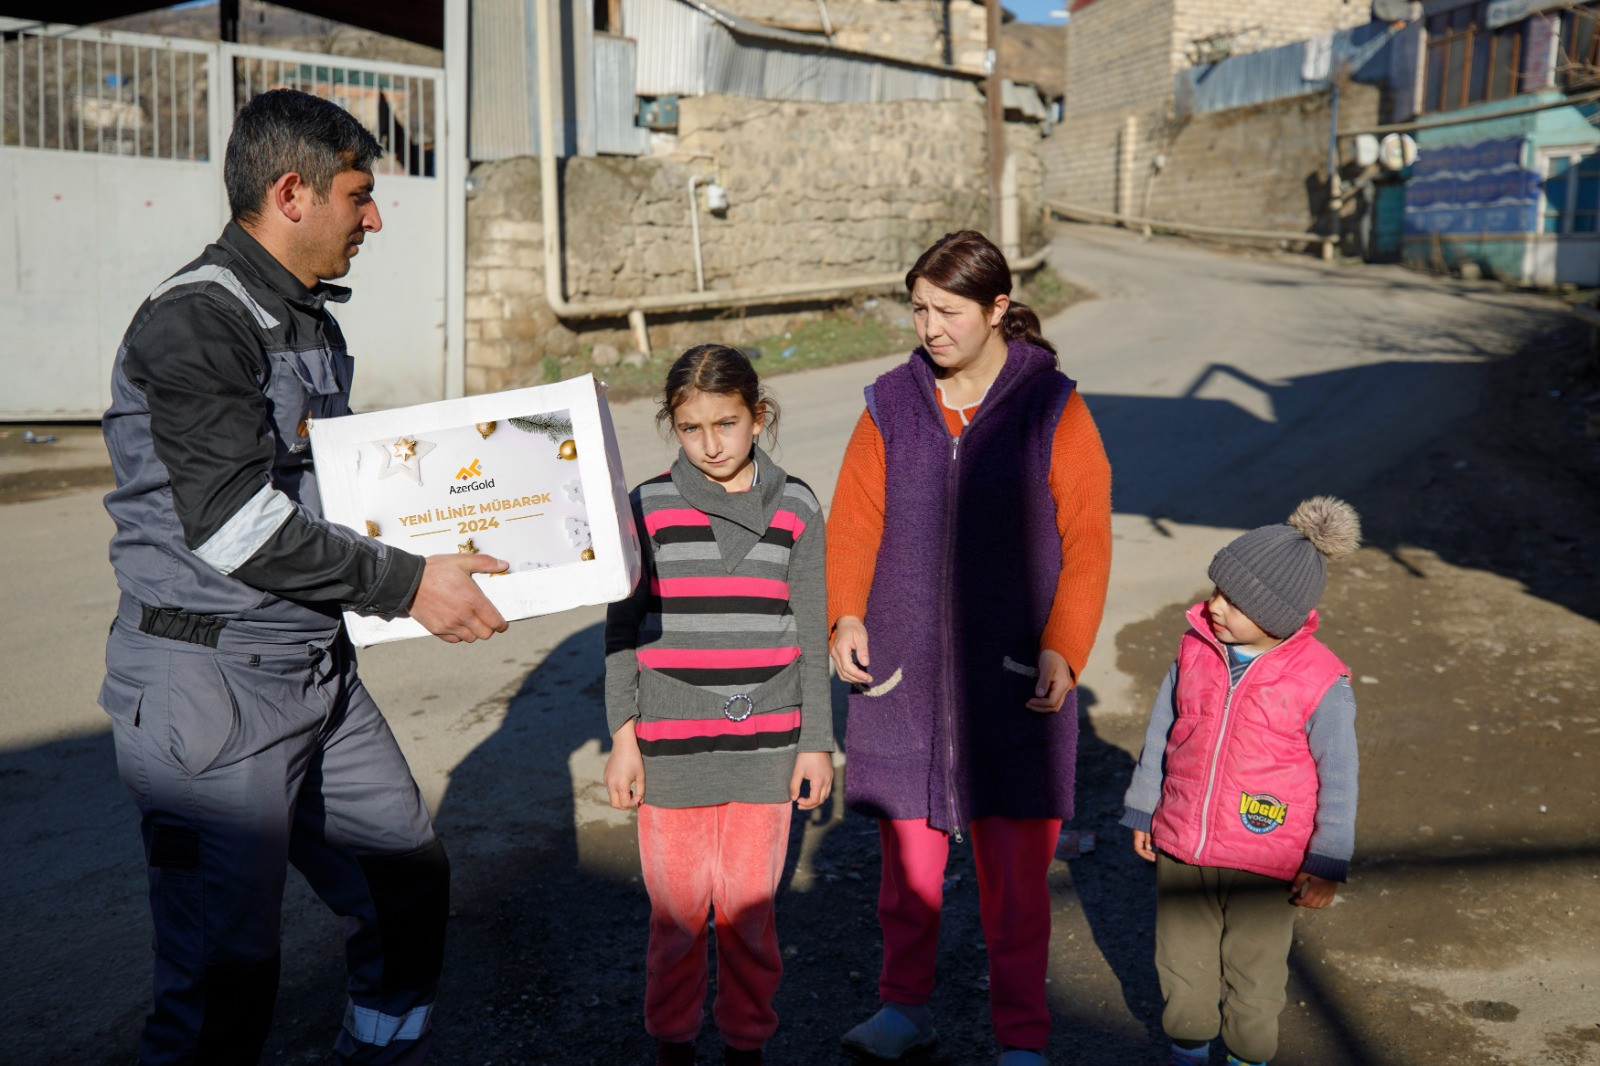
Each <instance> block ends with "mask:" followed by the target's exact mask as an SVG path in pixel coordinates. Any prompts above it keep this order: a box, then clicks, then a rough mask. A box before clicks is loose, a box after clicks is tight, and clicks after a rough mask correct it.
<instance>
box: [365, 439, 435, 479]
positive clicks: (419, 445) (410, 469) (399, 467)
mask: <svg viewBox="0 0 1600 1066" xmlns="http://www.w3.org/2000/svg"><path fill="white" fill-rule="evenodd" d="M372 446H373V447H374V448H377V449H378V453H379V454H380V455H382V456H383V465H382V466H380V467H379V468H378V480H379V481H382V480H383V479H384V478H386V477H393V476H394V475H396V474H404V475H405V476H406V477H408V478H410V479H411V480H412V481H415V482H416V483H417V484H418V485H420V484H422V457H423V456H425V455H427V454H428V453H429V452H431V451H433V445H432V444H429V443H428V442H427V441H425V440H417V439H416V438H415V437H401V438H400V439H399V440H397V441H395V442H394V443H393V444H379V443H377V442H376V441H374V442H373V445H372Z"/></svg>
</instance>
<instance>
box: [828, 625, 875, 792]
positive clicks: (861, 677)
mask: <svg viewBox="0 0 1600 1066" xmlns="http://www.w3.org/2000/svg"><path fill="white" fill-rule="evenodd" d="M828 657H829V658H831V659H832V660H833V668H834V670H836V671H838V674H839V679H840V680H841V681H846V682H848V683H850V684H852V685H870V684H872V675H871V674H869V673H867V671H866V667H868V666H871V665H872V660H871V659H869V658H868V657H867V627H866V626H865V625H863V624H862V622H861V619H859V618H857V617H855V616H854V615H849V614H847V615H845V616H844V617H843V618H841V619H839V621H837V622H835V623H834V626H833V644H832V645H831V646H830V647H829V648H828ZM858 664H859V665H858ZM830 765H831V764H830Z"/></svg>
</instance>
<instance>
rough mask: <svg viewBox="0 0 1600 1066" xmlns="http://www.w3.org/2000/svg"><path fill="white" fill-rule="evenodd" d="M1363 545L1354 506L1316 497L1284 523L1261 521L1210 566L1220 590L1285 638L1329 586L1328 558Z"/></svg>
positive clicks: (1263, 624)
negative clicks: (1262, 522) (1274, 524)
mask: <svg viewBox="0 0 1600 1066" xmlns="http://www.w3.org/2000/svg"><path fill="white" fill-rule="evenodd" d="M1360 544H1361V519H1360V517H1359V516H1358V515H1357V514H1356V512H1355V508H1353V507H1351V506H1350V505H1349V504H1348V503H1345V502H1344V501H1343V500H1336V499H1334V498H1333V497H1332V496H1313V497H1312V498H1311V499H1309V500H1306V501H1304V502H1303V503H1301V504H1300V506H1299V507H1296V508H1295V509H1294V514H1292V515H1290V516H1289V521H1288V523H1287V524H1286V525H1277V526H1261V527H1260V528H1258V529H1252V530H1251V531H1250V532H1248V533H1244V534H1241V535H1240V536H1238V537H1236V538H1235V539H1234V541H1233V543H1232V544H1229V545H1228V546H1227V547H1226V548H1223V549H1222V550H1221V551H1219V552H1217V554H1216V557H1215V558H1213V559H1212V560H1211V569H1210V570H1208V571H1207V576H1209V577H1210V578H1211V580H1212V582H1213V583H1214V584H1215V585H1216V586H1217V588H1219V589H1221V590H1222V594H1223V595H1224V596H1226V597H1228V599H1229V600H1230V601H1232V603H1233V605H1234V606H1235V607H1237V608H1239V610H1241V611H1243V612H1244V613H1245V614H1246V615H1248V616H1249V618H1250V620H1251V621H1252V622H1254V623H1255V624H1256V625H1258V626H1260V627H1261V628H1262V629H1264V630H1265V631H1266V632H1268V633H1269V634H1271V635H1272V636H1274V637H1287V636H1289V635H1290V634H1291V633H1293V632H1294V631H1295V630H1297V629H1299V628H1300V627H1301V626H1303V625H1305V622H1306V616H1307V615H1309V614H1310V613H1311V609H1312V608H1313V607H1315V606H1316V605H1317V601H1318V600H1320V599H1321V598H1322V590H1323V589H1325V588H1327V587H1328V562H1327V561H1328V560H1329V559H1338V558H1340V557H1341V556H1344V555H1348V554H1349V553H1350V552H1353V551H1355V550H1356V548H1357V547H1358V546H1359V545H1360Z"/></svg>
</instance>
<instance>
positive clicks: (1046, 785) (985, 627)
mask: <svg viewBox="0 0 1600 1066" xmlns="http://www.w3.org/2000/svg"><path fill="white" fill-rule="evenodd" d="M1073 387H1074V386H1073V382H1072V381H1071V380H1070V379H1069V378H1067V377H1066V376H1065V375H1064V374H1062V373H1061V372H1060V371H1059V370H1057V369H1056V360H1055V356H1053V355H1051V354H1050V353H1049V352H1047V351H1045V350H1044V349H1042V348H1037V347H1035V346H1033V345H1031V344H1028V343H1026V342H1023V341H1012V342H1011V343H1010V347H1009V351H1008V353H1007V356H1006V365H1005V366H1004V368H1002V369H1001V371H1000V376H999V377H998V378H996V379H995V382H994V384H993V385H992V386H991V387H990V389H989V393H988V395H987V396H986V397H985V398H984V400H983V403H982V405H980V406H979V408H978V410H977V413H976V414H975V415H974V416H973V418H972V422H971V424H970V425H968V426H967V427H966V428H965V429H964V430H963V432H962V434H961V436H960V438H953V437H951V436H950V431H949V429H948V428H947V426H946V424H945V420H944V415H943V413H942V412H941V410H940V408H939V401H938V394H937V392H936V391H935V387H934V375H933V365H932V363H931V362H930V361H929V360H928V358H927V356H926V355H925V354H924V353H923V351H922V350H921V349H920V348H919V349H917V350H916V351H914V352H913V353H912V355H911V358H910V359H909V360H907V361H906V362H905V363H903V364H901V365H900V366H898V367H896V368H894V369H893V370H891V371H889V372H888V373H887V374H884V375H883V376H882V377H880V378H879V379H878V380H877V382H876V383H874V384H873V385H872V386H871V387H870V388H868V390H867V407H868V410H869V411H870V412H871V414H872V418H873V421H874V422H875V423H876V424H877V426H878V430H879V432H880V433H881V434H882V435H883V441H884V453H885V458H886V463H887V477H886V507H885V518H884V530H883V541H882V544H881V546H880V547H879V549H878V559H877V567H876V569H875V571H874V573H873V579H872V590H871V593H870V595H869V597H868V600H867V617H866V619H865V622H866V626H867V635H868V640H869V642H870V647H871V651H872V668H871V673H872V676H873V679H874V681H875V682H876V684H875V686H874V689H875V690H877V691H878V692H879V694H878V695H875V696H873V695H867V694H866V693H864V692H860V691H855V692H852V693H851V696H850V717H849V725H848V728H847V731H846V736H845V751H846V753H847V758H848V762H847V765H848V770H847V771H846V792H847V798H848V801H849V805H850V807H851V809H853V810H856V811H859V812H860V813H863V814H867V815H870V816H872V817H876V818H926V819H928V821H929V823H930V824H932V825H933V826H934V827H935V828H937V829H943V830H945V831H947V832H948V831H959V830H960V829H961V828H962V827H963V826H965V825H967V824H968V823H970V822H971V820H972V819H974V818H981V817H984V816H986V815H1004V816H1007V817H1012V818H1070V817H1072V796H1073V776H1074V769H1075V763H1076V758H1077V747H1078V715H1077V693H1076V691H1074V692H1073V693H1071V694H1069V695H1068V697H1067V700H1066V703H1065V704H1063V705H1062V708H1061V711H1060V713H1059V714H1039V713H1037V712H1035V711H1030V710H1028V709H1027V707H1026V706H1024V704H1025V703H1026V702H1027V700H1028V699H1029V698H1031V697H1032V695H1033V686H1034V681H1035V679H1034V677H1033V676H1031V673H1032V671H1033V669H1034V668H1035V667H1036V666H1037V665H1038V661H1039V638H1040V635H1041V634H1042V633H1043V631H1044V626H1045V622H1046V621H1047V619H1048V618H1049V615H1050V608H1051V606H1052V604H1053V602H1054V599H1055V591H1056V581H1057V579H1058V578H1059V577H1060V574H1061V537H1060V535H1059V533H1058V532H1057V530H1056V509H1055V501H1054V498H1053V497H1052V496H1051V493H1050V458H1051V450H1052V447H1053V444H1054V440H1055V430H1056V424H1057V422H1058V421H1059V420H1060V418H1061V412H1062V409H1063V408H1064V407H1065V406H1066V403H1067V400H1068V398H1069V397H1070V396H1071V395H1072V389H1073ZM1024 669H1026V670H1027V671H1028V673H1023V672H1021V671H1022V670H1024ZM897 673H898V674H899V681H898V682H896V683H894V684H893V685H892V687H891V686H890V685H889V684H888V682H890V681H891V679H892V678H893V677H894V675H895V674H897Z"/></svg>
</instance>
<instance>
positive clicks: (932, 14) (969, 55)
mask: <svg viewBox="0 0 1600 1066" xmlns="http://www.w3.org/2000/svg"><path fill="white" fill-rule="evenodd" d="M717 6H718V7H720V8H721V9H722V10H724V11H727V12H729V13H731V14H736V15H743V16H744V17H746V18H751V19H756V20H758V21H760V22H766V23H770V24H772V25H775V26H782V27H784V28H786V29H796V30H805V31H808V32H812V33H821V32H822V28H823V27H822V15H821V13H820V12H819V11H818V10H817V0H717ZM947 17H948V25H947V24H946V19H947ZM828 21H829V23H830V24H831V25H832V26H833V34H834V36H833V43H834V44H835V45H836V46H837V47H839V48H842V49H844V50H846V51H856V52H870V53H872V54H874V55H884V56H893V57H895V58H896V59H906V60H910V61H912V62H915V63H930V64H934V65H946V64H948V65H951V66H955V67H959V68H961V69H963V70H971V71H981V70H982V69H983V54H984V52H985V51H986V50H987V48H988V29H987V24H986V22H985V17H984V10H983V5H982V4H981V3H974V2H973V0H828ZM947 34H948V44H947V38H946V35H947ZM947 52H948V58H947Z"/></svg>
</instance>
